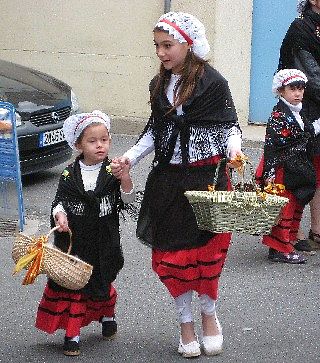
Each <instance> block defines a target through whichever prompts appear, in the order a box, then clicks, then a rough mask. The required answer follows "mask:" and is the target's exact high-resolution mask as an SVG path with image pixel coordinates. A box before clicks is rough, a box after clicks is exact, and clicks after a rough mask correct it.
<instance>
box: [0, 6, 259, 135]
mask: <svg viewBox="0 0 320 363" xmlns="http://www.w3.org/2000/svg"><path fill="white" fill-rule="evenodd" d="M171 3H172V10H174V11H185V12H189V13H191V14H193V15H195V16H197V17H198V18H199V19H200V20H201V21H202V22H203V23H204V24H205V26H206V29H207V36H208V40H209V42H210V44H211V46H212V52H210V54H209V57H210V60H211V63H212V64H213V65H214V66H215V67H216V68H217V69H218V70H219V71H220V72H221V73H222V74H223V75H224V76H225V77H226V78H227V79H228V80H229V83H230V87H231V91H232V94H233V98H234V100H235V104H236V107H237V110H238V114H239V118H240V122H241V124H246V123H247V119H248V99H249V76H250V44H251V12H252V0H242V2H241V5H239V2H234V1H229V2H227V1H225V0H215V1H208V0H198V1H195V0H189V1H188V0H186V1H182V0H181V1H178V0H173V1H172V2H171ZM40 5H41V6H40ZM2 7H3V9H6V14H5V16H3V17H2V22H1V26H0V29H1V39H2V41H1V46H0V57H1V58H3V59H6V60H10V61H13V62H16V63H20V64H23V65H27V66H31V67H33V68H37V69H39V70H42V71H44V72H47V73H49V74H52V75H54V76H56V77H57V78H60V79H61V80H63V81H65V82H67V83H69V84H70V85H71V86H72V87H73V88H74V91H75V92H76V94H77V95H78V97H79V101H80V104H81V106H82V108H83V110H84V111H89V110H92V109H101V110H103V111H105V112H107V113H109V114H111V115H114V117H113V119H114V120H116V122H117V124H118V127H119V131H120V132H121V131H122V130H123V128H125V130H124V132H128V133H136V130H137V128H138V129H141V127H142V125H143V124H144V122H145V119H146V118H147V117H148V115H149V105H148V103H147V102H148V84H149V81H150V79H151V78H152V76H153V75H154V74H155V73H156V71H157V69H158V65H159V64H158V60H157V58H156V56H155V52H154V46H153V40H152V29H153V26H154V24H155V22H156V21H157V19H158V18H159V16H160V15H161V14H162V13H163V10H164V1H154V0H152V1H151V0H149V1H137V0H121V1H119V0H118V1H115V0H109V1H100V0H90V1H84V0H78V1H76V0H68V1H65V0H55V1H51V0H41V1H33V0H24V1H23V2H22V1H21V0H20V1H18V0H10V1H9V0H2ZM138 131H139V130H138Z"/></svg>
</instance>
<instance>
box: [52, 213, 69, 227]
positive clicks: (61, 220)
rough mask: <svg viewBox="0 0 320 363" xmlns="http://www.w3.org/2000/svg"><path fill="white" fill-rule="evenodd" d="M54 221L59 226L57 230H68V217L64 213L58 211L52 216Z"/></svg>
mask: <svg viewBox="0 0 320 363" xmlns="http://www.w3.org/2000/svg"><path fill="white" fill-rule="evenodd" d="M54 221H55V223H56V226H60V228H59V229H58V232H68V231H69V224H68V218H67V216H66V214H65V213H63V212H58V213H57V214H56V215H55V217H54Z"/></svg>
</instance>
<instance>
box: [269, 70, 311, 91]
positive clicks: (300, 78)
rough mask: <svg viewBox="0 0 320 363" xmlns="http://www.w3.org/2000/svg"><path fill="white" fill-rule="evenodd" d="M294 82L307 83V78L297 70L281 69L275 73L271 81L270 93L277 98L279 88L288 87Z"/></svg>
mask: <svg viewBox="0 0 320 363" xmlns="http://www.w3.org/2000/svg"><path fill="white" fill-rule="evenodd" d="M294 82H304V83H307V82H308V78H307V76H306V75H305V74H304V73H303V72H301V71H299V70H298V69H281V70H280V71H279V72H277V73H276V74H275V75H274V77H273V81H272V92H273V94H275V95H277V96H279V91H278V89H279V88H280V87H284V86H288V85H289V84H291V83H294Z"/></svg>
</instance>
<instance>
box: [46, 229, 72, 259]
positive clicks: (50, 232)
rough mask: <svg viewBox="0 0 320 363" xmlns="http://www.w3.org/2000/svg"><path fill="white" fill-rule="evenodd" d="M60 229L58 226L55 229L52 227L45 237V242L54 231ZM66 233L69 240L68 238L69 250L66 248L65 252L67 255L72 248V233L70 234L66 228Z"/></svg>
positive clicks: (69, 230)
mask: <svg viewBox="0 0 320 363" xmlns="http://www.w3.org/2000/svg"><path fill="white" fill-rule="evenodd" d="M59 228H60V226H55V227H53V228H52V229H50V231H49V233H48V234H47V236H46V238H47V240H49V237H50V235H51V234H52V233H53V232H54V231H56V230H57V229H59ZM68 232H69V238H70V243H69V248H68V251H67V254H68V255H69V254H70V252H71V248H72V238H71V237H72V232H71V229H70V228H68Z"/></svg>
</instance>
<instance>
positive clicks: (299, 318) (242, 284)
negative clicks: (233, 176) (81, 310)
mask: <svg viewBox="0 0 320 363" xmlns="http://www.w3.org/2000/svg"><path fill="white" fill-rule="evenodd" d="M135 140H136V137H134V136H124V135H113V140H112V142H113V144H112V152H111V156H116V155H121V154H122V153H123V152H124V151H125V150H127V149H128V148H129V147H130V146H131V145H132V144H133V143H134V141H135ZM244 151H245V153H246V154H247V155H248V156H249V157H250V159H251V160H252V162H253V163H254V165H256V164H257V162H258V159H259V157H260V155H261V144H259V142H258V143H257V142H250V140H248V141H246V142H245V144H244ZM150 163H151V156H150V157H147V158H145V159H144V160H143V161H142V162H141V163H140V164H138V165H137V166H136V167H135V168H134V169H133V179H134V182H135V184H136V187H137V189H143V186H144V182H145V178H146V175H147V173H148V170H149V168H150ZM62 169H63V167H62V166H60V167H56V168H53V169H51V170H48V171H47V172H45V173H39V174H37V175H34V176H29V177H25V178H24V179H23V193H24V201H25V208H26V216H27V226H26V230H25V233H27V234H29V235H32V234H43V233H46V232H47V231H48V226H49V222H48V221H49V211H50V204H51V201H52V198H53V196H54V193H55V190H56V186H57V181H58V178H59V175H60V173H61V171H62ZM303 226H304V229H305V230H308V226H309V211H308V210H306V213H305V216H304V219H303ZM121 231H122V232H121V235H122V244H123V250H124V255H125V267H124V268H123V270H122V271H121V273H120V274H119V276H118V278H117V280H116V288H117V290H118V293H119V299H118V305H117V320H118V325H119V333H118V335H117V337H116V339H115V340H114V341H111V342H108V341H104V340H102V338H101V332H100V325H99V324H98V323H93V324H91V325H89V326H87V327H85V328H83V330H82V333H81V355H80V356H79V357H72V358H70V357H65V356H64V355H63V354H62V340H63V337H64V334H63V333H64V332H63V331H59V332H57V333H56V334H54V335H46V334H44V333H43V332H41V331H38V330H36V329H35V328H34V319H35V313H36V309H37V305H38V302H39V299H40V298H41V295H42V291H43V287H44V284H45V276H43V275H41V276H40V277H39V278H38V279H37V281H36V282H35V284H33V285H29V286H22V285H21V282H22V279H23V275H24V273H23V272H22V273H20V274H18V275H16V276H12V269H13V266H14V265H13V261H12V259H11V248H12V243H13V237H5V238H4V237H2V238H0V243H1V254H0V261H1V262H0V266H1V269H0V296H1V305H0V317H1V324H0V362H4V363H7V362H15V363H25V362H32V363H38V362H39V363H40V362H43V363H44V362H46V363H51V362H52V363H56V362H67V361H75V362H86V363H91V362H151V363H160V362H161V363H162V362H168V363H169V362H183V361H185V359H184V358H181V357H180V356H179V354H178V353H177V346H178V340H179V330H178V323H177V321H176V315H175V309H174V304H173V301H172V299H171V297H170V296H169V295H168V293H167V292H166V289H165V287H164V286H163V285H162V284H161V283H160V281H159V280H158V278H157V276H156V275H155V274H154V273H153V272H152V269H151V264H150V261H151V259H150V253H151V251H150V249H149V248H148V247H146V246H144V245H142V244H141V243H140V242H139V241H138V240H137V239H136V238H135V223H134V222H133V221H132V220H129V219H127V220H126V221H122V222H121ZM319 266H320V252H319V253H318V254H317V255H315V256H311V257H309V260H308V263H307V264H305V265H289V264H275V263H270V262H269V261H268V260H267V248H266V247H264V246H263V245H262V244H261V237H259V236H249V235H245V234H234V235H233V239H232V245H231V248H230V251H229V254H228V258H227V262H226V266H225V268H224V270H223V273H222V276H221V279H220V298H219V301H218V317H219V319H220V322H221V324H222V326H223V335H224V351H223V354H221V355H219V356H216V357H206V356H204V355H202V356H201V357H199V358H196V359H194V361H196V362H199V363H200V362H216V363H229V362H240V363H242V362H249V363H259V362H270V363H271V362H272V363H285V362H293V363H301V362H303V363H313V362H320V326H319V306H320V298H319ZM194 313H195V318H196V321H195V324H196V327H197V329H198V331H200V321H199V307H198V304H197V298H196V297H195V299H194Z"/></svg>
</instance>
